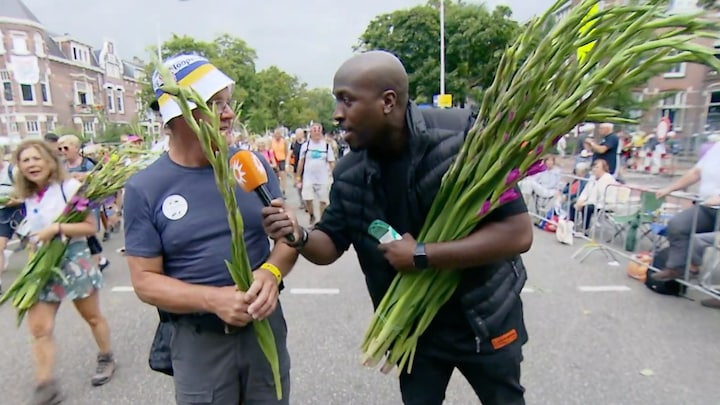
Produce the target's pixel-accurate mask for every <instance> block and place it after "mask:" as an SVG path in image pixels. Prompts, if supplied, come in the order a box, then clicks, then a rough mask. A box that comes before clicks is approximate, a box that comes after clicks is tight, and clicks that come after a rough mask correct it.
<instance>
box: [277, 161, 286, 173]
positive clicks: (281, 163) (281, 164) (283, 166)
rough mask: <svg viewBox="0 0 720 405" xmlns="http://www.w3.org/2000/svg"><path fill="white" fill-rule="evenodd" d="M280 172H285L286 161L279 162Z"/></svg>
mask: <svg viewBox="0 0 720 405" xmlns="http://www.w3.org/2000/svg"><path fill="white" fill-rule="evenodd" d="M278 170H279V171H281V172H284V171H285V161H284V160H278Z"/></svg>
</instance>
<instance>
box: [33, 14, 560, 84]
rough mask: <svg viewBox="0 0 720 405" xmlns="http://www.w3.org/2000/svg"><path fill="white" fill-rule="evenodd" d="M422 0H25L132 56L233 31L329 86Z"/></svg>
mask: <svg viewBox="0 0 720 405" xmlns="http://www.w3.org/2000/svg"><path fill="white" fill-rule="evenodd" d="M422 3H425V1H423V0H264V1H255V0H222V1H221V0H184V1H182V0H122V1H117V0H62V1H59V0H25V4H26V5H27V6H28V7H29V8H30V9H31V10H32V11H33V12H34V13H35V15H36V16H37V17H38V19H40V21H42V22H43V24H44V25H45V27H46V29H48V30H50V31H52V32H55V33H60V34H62V33H69V34H71V35H72V36H74V37H76V38H77V39H79V40H81V41H84V42H88V43H90V44H91V45H93V46H98V45H100V43H101V42H102V38H108V39H112V40H114V41H115V43H116V49H117V50H118V52H119V53H120V55H121V56H122V57H123V58H125V59H131V58H132V56H135V55H137V56H140V57H142V58H144V59H147V57H146V52H145V49H146V48H147V46H149V45H152V44H154V43H156V42H157V38H158V35H159V37H160V38H161V39H166V38H168V37H169V36H170V35H171V34H172V33H177V34H187V35H190V36H193V37H196V38H199V39H206V40H209V39H212V38H213V37H214V36H215V35H216V34H218V33H222V32H228V33H230V34H233V35H236V36H239V37H241V38H243V39H244V40H245V41H247V42H248V44H249V45H250V46H251V47H252V48H254V49H255V50H256V51H257V54H258V62H257V63H258V68H264V67H267V66H270V65H277V66H278V67H280V68H281V69H283V70H285V71H287V72H288V73H291V74H294V75H297V76H299V77H300V79H301V80H303V81H305V82H307V83H308V84H309V85H310V86H314V87H316V86H323V87H330V86H331V84H332V76H333V74H334V73H335V70H336V69H337V67H338V66H339V65H340V64H341V63H342V62H343V61H344V60H345V59H347V58H348V57H350V56H351V55H352V46H353V45H355V44H356V43H357V39H358V37H359V36H360V34H362V32H363V31H364V29H365V27H366V26H367V24H368V23H369V22H370V20H371V19H372V18H373V17H375V16H376V15H378V14H381V13H386V12H391V11H393V10H397V9H400V8H407V7H411V6H413V5H416V4H422ZM552 3H553V0H534V1H529V0H500V1H494V0H490V1H486V4H488V6H490V7H494V6H495V5H496V4H506V5H509V6H510V7H511V8H512V10H513V16H514V18H515V19H517V20H519V21H524V20H526V19H528V18H529V17H531V16H532V15H534V14H536V13H539V12H542V11H543V10H544V9H546V8H547V7H549V6H550V5H551V4H552Z"/></svg>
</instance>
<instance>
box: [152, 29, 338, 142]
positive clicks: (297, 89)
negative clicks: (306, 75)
mask: <svg viewBox="0 0 720 405" xmlns="http://www.w3.org/2000/svg"><path fill="white" fill-rule="evenodd" d="M151 51H152V52H153V53H154V54H157V49H151ZM180 53H196V54H198V55H201V56H204V57H206V58H207V59H208V60H209V61H210V62H211V63H212V64H214V65H215V66H217V67H218V69H220V70H222V71H223V72H225V73H226V74H228V76H230V77H231V78H232V79H233V80H235V87H234V89H233V98H234V99H235V100H236V101H237V102H238V103H242V116H241V117H240V120H241V121H243V125H244V126H245V127H246V128H247V129H248V130H250V131H251V132H254V133H263V132H265V131H266V130H271V129H274V128H276V127H278V126H286V127H288V128H290V129H294V128H296V127H305V126H307V125H308V124H309V123H310V122H311V121H320V122H323V123H325V122H327V123H331V122H332V113H333V109H334V98H333V96H332V94H331V93H330V91H329V90H327V89H308V88H307V85H306V84H305V83H303V82H301V81H300V80H299V79H298V78H297V77H296V76H294V75H291V74H289V73H287V72H284V71H283V70H281V69H280V68H278V67H276V66H270V67H268V68H266V69H264V70H260V71H258V70H257V69H256V64H255V61H256V60H257V53H256V52H255V50H254V49H253V48H251V47H250V45H248V44H247V43H246V42H245V41H244V40H242V39H241V38H237V37H233V36H231V35H229V34H222V35H220V36H218V37H217V38H215V39H214V40H213V41H201V40H197V39H195V38H192V37H189V36H179V35H173V36H172V37H171V38H170V39H169V40H167V41H165V42H164V43H163V44H162V45H161V50H160V54H161V56H162V57H163V58H167V57H169V56H172V55H176V54H180ZM145 72H146V74H147V75H148V77H149V75H151V74H152V67H151V66H149V65H148V66H146V69H145ZM153 99H154V94H153V92H152V88H151V85H150V84H147V85H146V87H145V89H144V91H143V100H144V101H145V102H146V103H148V104H149V102H150V101H152V100H153ZM328 105H331V106H332V107H331V108H328ZM328 128H329V126H328Z"/></svg>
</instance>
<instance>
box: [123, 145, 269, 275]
mask: <svg viewBox="0 0 720 405" xmlns="http://www.w3.org/2000/svg"><path fill="white" fill-rule="evenodd" d="M231 156H232V154H231ZM260 160H261V161H262V162H263V165H264V166H265V171H266V172H267V173H268V184H267V187H268V189H269V190H270V193H271V194H272V196H273V198H281V197H280V196H281V195H282V194H281V193H280V187H279V185H278V180H277V178H276V177H275V175H274V174H273V171H272V168H271V167H270V166H269V165H268V164H267V163H266V162H265V161H264V159H260ZM235 195H236V198H237V203H238V207H239V208H240V213H241V214H242V218H243V222H244V225H245V244H246V248H247V253H248V257H249V259H250V265H251V266H252V268H253V269H256V268H258V267H259V266H260V265H262V263H263V262H264V261H265V260H266V259H267V258H268V256H269V254H270V241H269V239H268V237H267V235H266V234H265V232H264V231H263V228H262V215H261V212H260V210H261V209H262V208H263V203H262V201H261V200H260V198H259V197H258V196H257V194H256V193H246V192H244V191H242V189H240V187H237V188H236V192H235ZM124 219H125V252H126V254H127V255H128V256H139V257H148V258H150V257H158V256H162V258H163V270H164V272H165V274H166V275H167V276H169V277H172V278H175V279H178V280H182V281H184V282H187V283H191V284H201V285H211V286H217V287H223V286H230V285H233V284H234V283H233V280H232V278H231V277H230V273H229V272H228V270H227V267H226V266H225V260H230V258H231V253H230V245H231V234H230V227H229V225H228V222H227V211H226V209H225V203H224V202H223V199H222V196H221V195H220V191H218V189H217V186H216V184H215V177H214V174H213V170H212V167H211V166H207V167H202V168H189V167H183V166H180V165H178V164H176V163H174V162H173V161H172V160H170V158H169V157H168V155H167V154H164V155H162V156H161V157H160V158H159V159H158V160H156V161H155V162H154V163H153V164H151V165H150V166H148V167H147V168H146V169H145V170H142V171H140V172H139V173H137V174H135V175H134V176H133V177H132V178H131V179H130V180H129V181H128V183H127V184H126V186H125V207H124Z"/></svg>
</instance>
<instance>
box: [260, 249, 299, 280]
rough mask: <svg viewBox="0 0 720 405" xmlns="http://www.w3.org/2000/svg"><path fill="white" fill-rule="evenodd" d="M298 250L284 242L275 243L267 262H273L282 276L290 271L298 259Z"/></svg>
mask: <svg viewBox="0 0 720 405" xmlns="http://www.w3.org/2000/svg"><path fill="white" fill-rule="evenodd" d="M298 256H299V254H298V251H297V249H295V248H292V247H290V246H288V245H286V244H285V243H275V246H274V247H273V250H272V252H270V257H268V259H267V262H268V263H272V264H274V265H275V266H276V267H277V268H278V269H279V270H280V273H281V274H282V276H283V278H285V276H287V275H288V273H290V271H291V270H292V268H293V266H295V262H296V261H297V259H298Z"/></svg>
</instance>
